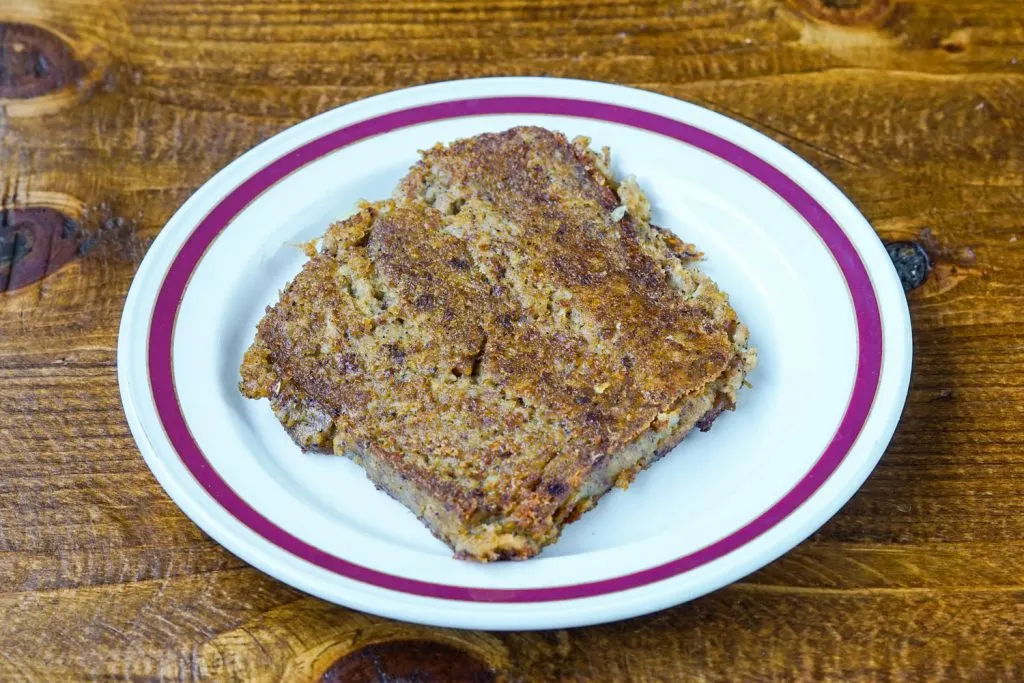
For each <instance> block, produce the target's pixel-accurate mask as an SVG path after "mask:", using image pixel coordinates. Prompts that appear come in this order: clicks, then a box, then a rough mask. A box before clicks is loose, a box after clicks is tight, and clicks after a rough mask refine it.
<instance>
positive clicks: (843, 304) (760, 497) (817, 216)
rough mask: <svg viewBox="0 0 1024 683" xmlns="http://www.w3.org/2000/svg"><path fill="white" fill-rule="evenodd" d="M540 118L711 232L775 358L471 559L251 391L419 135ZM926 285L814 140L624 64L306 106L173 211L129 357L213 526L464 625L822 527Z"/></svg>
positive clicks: (892, 421) (899, 391) (152, 455)
mask: <svg viewBox="0 0 1024 683" xmlns="http://www.w3.org/2000/svg"><path fill="white" fill-rule="evenodd" d="M521 124H537V125H541V126H545V127H547V128H551V129H555V130H560V131H563V132H564V133H566V134H567V135H568V136H570V137H572V136H575V135H580V134H583V135H588V136H590V137H591V138H592V140H593V145H594V146H595V147H600V146H603V145H610V146H611V147H612V154H613V160H614V170H615V171H616V172H617V173H619V174H623V175H625V174H631V173H632V174H635V175H636V176H637V177H638V179H639V181H640V183H641V185H642V187H643V188H644V189H645V190H646V191H647V193H648V196H649V197H650V198H651V201H652V204H653V206H654V217H655V221H656V222H657V223H658V224H660V225H663V226H666V227H668V228H670V229H672V230H674V231H676V232H677V233H678V234H679V235H680V236H682V237H683V238H684V239H685V240H687V241H690V242H694V243H696V244H697V245H698V246H699V247H700V248H701V249H702V250H703V251H704V252H705V254H706V255H707V260H706V261H705V263H704V265H703V268H704V269H705V270H706V272H708V274H709V275H710V276H711V277H712V278H714V279H715V280H716V281H717V282H718V283H719V284H721V285H722V287H723V288H724V289H725V291H727V292H728V293H729V294H730V297H731V301H732V303H733V305H734V306H735V308H736V310H737V311H738V313H739V315H740V317H741V319H743V320H744V321H745V322H746V323H747V325H748V326H749V327H750V330H751V339H752V343H753V344H754V345H755V346H756V347H757V348H758V350H759V352H760V365H759V366H758V368H757V370H756V371H755V372H754V373H753V374H752V375H751V377H750V381H751V382H752V383H753V385H754V388H753V389H752V390H746V391H743V392H741V397H740V401H739V403H740V404H739V406H738V409H737V410H736V412H735V413H727V414H726V415H724V416H722V417H721V418H720V419H719V420H718V421H717V422H716V423H715V426H714V429H712V430H711V432H709V433H707V434H692V435H691V436H690V437H688V438H687V439H685V440H684V441H683V443H682V445H680V446H679V447H678V448H677V449H676V450H675V451H674V452H673V453H671V454H669V455H668V456H667V457H666V458H664V459H663V460H661V461H660V462H658V463H657V464H655V465H654V466H653V467H652V468H651V469H650V470H649V471H647V472H645V473H643V474H641V475H640V476H639V477H638V479H637V481H636V482H635V483H634V485H633V486H632V487H631V488H630V489H629V490H628V491H618V490H616V491H613V492H612V493H610V494H609V495H608V496H607V497H606V498H604V499H602V501H601V504H600V505H599V506H598V507H597V508H596V509H595V510H594V511H592V512H589V513H587V514H586V515H584V517H583V518H582V519H581V520H580V521H578V522H576V523H575V524H572V525H570V526H569V527H568V528H567V529H566V532H565V534H564V535H563V537H562V538H561V540H559V541H558V543H556V544H555V545H553V546H551V547H549V548H548V549H546V550H545V551H544V552H543V553H542V554H541V555H540V556H539V557H537V558H535V559H532V560H528V561H526V562H514V563H508V562H506V563H496V564H490V565H479V564H473V563H469V562H462V561H458V560H454V559H452V557H451V553H450V552H449V550H448V549H447V548H446V547H445V546H444V545H442V544H441V543H440V542H439V541H437V540H435V539H434V538H433V537H432V536H431V535H430V533H429V532H428V531H427V530H426V528H424V527H423V526H422V525H421V524H420V523H419V522H418V521H417V520H416V518H415V517H414V516H413V515H412V513H410V512H408V511H407V510H406V509H405V508H403V507H402V506H401V505H399V504H398V503H397V502H395V501H393V500H391V499H390V498H388V497H387V496H386V495H385V494H383V493H380V492H377V491H376V490H374V487H373V486H372V485H371V484H370V483H369V481H368V480H367V479H366V477H365V476H364V474H363V472H362V470H360V469H359V468H358V467H357V466H356V465H355V464H353V463H352V462H350V461H349V460H347V459H345V458H338V457H329V456H315V455H303V454H302V453H301V452H300V451H299V449H298V448H297V447H296V446H295V445H294V444H293V443H292V442H291V441H290V440H289V438H288V436H287V435H286V434H285V433H284V431H283V430H282V429H281V427H280V426H279V425H278V423H277V421H276V420H275V419H274V417H273V415H272V413H271V411H270V408H269V406H268V405H267V402H266V401H259V402H257V401H248V400H245V399H243V398H242V397H241V395H240V394H239V393H238V389H237V382H238V366H239V363H240V361H241V358H242V353H243V351H244V350H245V348H246V346H247V345H248V343H249V342H250V340H251V338H252V336H253V334H254V326H255V324H256V321H257V320H258V319H259V317H260V316H261V315H262V313H263V310H264V307H265V306H266V305H267V304H270V303H272V302H273V301H274V300H275V299H276V296H277V292H278V290H279V289H280V288H281V287H282V286H283V285H284V284H285V282H287V281H288V279H289V278H291V277H292V276H293V275H294V274H295V273H296V272H298V270H299V268H300V267H301V264H302V262H303V261H304V259H305V257H304V256H303V255H302V253H301V252H300V251H299V250H298V249H297V248H295V247H294V246H292V245H294V244H296V243H298V242H302V241H304V240H308V239H310V238H312V237H314V236H317V235H319V234H321V233H322V232H323V231H324V229H325V228H326V227H327V225H328V223H330V222H331V221H333V220H336V219H340V218H343V217H345V216H346V215H347V214H348V213H349V212H350V211H351V210H352V209H353V207H354V205H355V202H356V201H357V200H359V199H361V198H367V199H377V198H381V197H384V196H387V195H388V194H389V193H390V190H391V188H392V186H393V185H394V184H395V182H396V181H397V180H398V178H399V177H401V176H402V175H403V174H404V173H405V171H406V170H407V168H408V167H409V166H410V165H411V164H412V163H413V162H414V161H415V160H416V158H417V155H416V151H417V150H418V149H424V148H427V147H429V146H431V145H432V144H433V143H434V142H436V141H449V140H452V139H455V138H458V137H465V136H469V135H474V134H477V133H481V132H484V131H499V130H504V129H506V128H509V127H511V126H514V125H521ZM910 361H911V344H910V322H909V316H908V312H907V305H906V300H905V298H904V295H903V291H902V289H901V287H900V284H899V281H898V279H897V277H896V274H895V272H894V270H893V267H892V265H891V262H890V261H889V258H888V256H887V255H886V252H885V249H884V248H883V246H882V244H881V243H880V242H879V241H878V238H877V237H876V236H875V233H874V232H873V231H872V229H871V226H870V225H868V223H867V222H866V221H865V220H864V218H863V217H862V216H861V215H860V213H858V212H857V210H856V209H855V208H854V207H853V205H852V204H851V203H850V202H849V201H848V200H847V199H846V198H845V197H844V196H843V195H842V193H840V192H839V190H837V189H836V188H835V187H834V186H833V185H832V184H831V183H830V182H829V181H828V180H826V179H825V178H824V177H823V176H822V175H821V174H819V173H818V172H817V171H815V170H814V169H813V168H811V166H809V165H808V164H807V163H805V162H804V161H802V160H801V159H800V158H798V157H797V156H796V155H795V154H793V153H791V152H789V151H788V150H786V149H785V148H783V147H781V146H780V145H778V144H776V143H775V142H773V141H771V140H770V139H768V138H766V137H764V136H763V135H761V134H759V133H757V132H755V131H753V130H751V129H750V128H747V127H746V126H744V125H742V124H739V123H737V122H735V121H732V120H730V119H727V118H725V117H723V116H720V115H719V114H715V113H713V112H710V111H707V110H705V109H701V108H700V107H696V106H694V105H692V104H687V103H685V102H680V101H678V100H674V99H671V98H668V97H663V96H661V95H656V94H653V93H649V92H643V91H639V90H633V89H630V88H624V87H620V86H614V85H607V84H600V83H589V82H583V81H570V80H558V79H542V78H508V79H483V80H469V81H459V82H452V83H440V84H436V85H428V86H423V87H418V88H411V89H409V90H402V91H398V92H393V93H389V94H386V95H381V96H379V97H372V98H370V99H366V100H363V101H360V102H356V103H353V104H350V105H347V106H344V107H341V108H339V109H335V110H333V111H329V112H327V113H325V114H321V115H320V116H317V117H315V118H313V119H310V120H308V121H305V122H303V123H301V124H299V125H297V126H295V127H293V128H290V129H289V130H286V131H285V132H283V133H281V134H280V135H277V136H275V137H273V138H271V139H270V140H268V141H266V142H264V143H263V144H261V145H259V146H258V147H256V148H255V149H253V150H251V151H250V152H248V153H246V154H244V155H243V156H242V157H241V158H239V159H237V160H236V161H234V162H233V163H232V164H230V165H229V166H228V167H227V168H225V169H224V170H223V171H221V172H220V173H218V174H217V175H216V176H214V178H213V179H212V180H210V181H209V182H208V183H206V185H204V186H203V187H202V188H200V189H199V191H198V192H196V193H195V195H194V196H192V198H191V199H189V200H188V201H187V202H186V203H185V205H184V206H183V207H182V208H181V210H179V211H178V213H177V214H175V216H174V217H173V218H172V219H171V220H170V222H168V224H167V225H166V227H164V229H163V231H162V232H161V233H160V236H159V237H158V238H157V240H156V241H155V242H154V244H153V246H152V248H151V249H150V250H149V253H148V254H147V256H146V259H145V261H143V263H142V267H141V268H140V269H139V272H138V275H137V276H136V278H135V282H134V283H133V285H132V288H131V292H130V293H129V295H128V300H127V303H126V304H125V310H124V317H123V319H122V322H121V332H120V339H119V345H118V379H119V381H120V386H121V395H122V400H123V402H124V407H125V412H126V413H127V416H128V421H129V424H130V425H131V429H132V433H133V434H134V435H135V439H136V441H137V442H138V444H139V448H140V449H141V451H142V454H143V455H144V456H145V458H146V461H147V463H148V464H149V466H150V468H151V469H152V470H153V472H154V474H155V475H156V477H157V479H159V480H160V483H161V484H162V485H163V487H164V488H165V489H166V490H167V492H168V493H169V494H170V496H171V497H172V498H173V499H174V500H175V502H177V504H178V505H179V506H181V508H182V510H184V511H185V513H186V514H188V516H189V517H191V518H192V519H193V520H194V521H195V522H196V524H198V525H199V526H200V527H202V528H203V529H204V530H205V531H206V532H207V533H209V534H210V535H211V536H212V537H213V538H215V539H216V540H218V541H219V542H220V543H222V544H223V545H225V546H226V547H227V548H228V549H229V550H231V551H232V552H234V553H235V554H237V555H238V556H240V557H241V558H243V559H244V560H246V561H247V562H249V563H251V564H253V565H255V566H256V567H259V568H260V569H262V570H263V571H265V572H267V573H269V574H271V575H273V576H275V577H277V578H279V579H281V580H282V581H285V582H287V583H289V584H291V585H293V586H296V587H298V588H300V589H302V590H304V591H307V592H309V593H312V594H314V595H318V596H320V597H322V598H325V599H327V600H331V601H334V602H337V603H340V604H343V605H348V606H350V607H354V608H356V609H360V610H364V611H367V612H374V613H377V614H382V615H386V616H389V617H395V618H398V619H405V620H408V621H416V622H422V623H427V624H437V625H443V626H455V627H469V628H485V629H529V628H553V627H565V626H576V625H582V624H592V623H597V622H604V621H610V620H614V619H621V618H624V617H630V616H634V615H638V614H643V613H646V612H651V611H653V610H657V609H661V608H664V607H667V606H670V605H675V604H677V603H680V602H683V601H686V600H690V599H693V598H695V597H697V596H700V595H703V594H705V593H707V592H709V591H711V590H714V589H716V588H719V587H721V586H724V585H725V584H727V583H729V582H731V581H735V580H736V579H738V578H740V577H742V576H744V575H746V574H748V573H749V572H751V571H754V570H755V569H757V568H759V567H761V566H763V565H765V564H766V563H768V562H770V561H772V560H773V559H775V558H776V557H778V556H779V555H781V554H782V553H784V552H786V551H787V550H789V549H790V548H792V547H793V546H794V545H796V544H797V543H799V542H800V541H801V540H803V539H804V538H806V537H807V536H808V535H809V534H810V533H811V532H813V531H814V530H815V529H817V528H818V527H819V526H821V525H822V524H823V523H824V522H825V521H826V520H827V519H828V518H829V517H830V516H831V515H833V514H834V513H835V512H836V511H837V510H838V509H839V507H840V506H841V505H842V504H843V503H844V502H846V500H847V499H849V497H850V496H851V495H852V494H853V493H854V491H856V489H857V488H858V487H859V486H860V485H861V483H862V482H863V481H864V479H865V477H867V475H868V473H869V472H870V471H871V469H872V468H873V467H874V465H875V463H876V462H877V461H878V458H879V457H880V456H881V454H882V451H883V450H884V448H885V446H886V444H887V443H888V441H889V439H890V437H891V436H892V432H893V429H894V428H895V426H896V422H897V420H898V418H899V415H900V411H901V409H902V407H903V402H904V399H905V397H906V392H907V385H908V381H909V376H910Z"/></svg>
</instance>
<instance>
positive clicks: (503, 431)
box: [240, 127, 756, 561]
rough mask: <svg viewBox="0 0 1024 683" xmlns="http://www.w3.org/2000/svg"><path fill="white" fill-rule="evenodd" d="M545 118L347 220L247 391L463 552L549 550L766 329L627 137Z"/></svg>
mask: <svg viewBox="0 0 1024 683" xmlns="http://www.w3.org/2000/svg"><path fill="white" fill-rule="evenodd" d="M588 143H589V141H588V140H586V139H585V138H578V139H576V140H573V141H572V142H570V141H568V140H567V139H566V138H565V137H564V136H563V135H561V134H559V133H554V132H551V131H547V130H544V129H541V128H532V127H526V128H514V129H511V130H508V131H506V132H504V133H497V134H485V135H480V136H477V137H474V138H470V139H466V140H459V141H457V142H454V143H452V144H451V145H448V146H441V145H438V146H435V147H434V148H433V149H431V150H428V151H426V152H424V153H423V154H422V160H421V161H420V162H419V163H418V164H416V165H415V166H414V167H413V168H412V169H411V170H410V172H409V173H408V175H407V176H406V177H405V178H404V179H403V180H402V181H401V183H400V184H399V186H398V187H397V188H396V190H395V193H394V196H393V197H392V198H391V199H389V200H386V201H380V202H376V203H372V204H363V205H361V206H360V208H359V210H358V211H357V213H356V214H355V215H353V216H352V217H350V218H349V219H347V220H345V221H342V222H340V223H337V224H334V225H332V226H331V227H330V229H329V230H328V231H327V233H326V234H325V235H324V238H323V240H322V243H321V247H320V250H319V252H315V253H314V254H313V255H312V256H311V258H310V259H309V261H308V262H307V263H306V265H305V266H304V268H303V269H302V272H301V273H299V275H298V276H296V277H295V279H294V280H293V281H292V282H291V283H289V285H288V286H287V288H286V289H285V290H284V292H282V294H281V297H280V300H279V301H278V303H277V305H276V306H274V307H271V308H268V309H267V313H266V315H265V317H264V318H263V319H262V320H261V322H260V323H259V326H258V330H257V334H256V339H255V341H254V343H253V345H252V347H251V348H250V349H249V350H248V352H247V353H246V355H245V359H244V362H243V364H242V368H241V372H242V382H241V385H240V386H241V390H242V393H243V394H245V395H246V396H248V397H251V398H269V400H270V402H271V404H272V406H273V408H274V411H275V413H276V415H277V416H278V418H279V419H280V420H281V423H282V425H283V426H284V427H285V429H287V430H288V432H289V433H290V434H291V435H292V437H293V438H294V439H295V440H296V442H297V443H299V445H301V446H302V447H303V448H304V449H312V450H318V451H325V452H333V453H337V454H339V455H341V454H345V455H348V456H350V457H351V458H353V460H355V461H356V462H358V463H360V464H361V465H362V466H363V467H364V469H365V470H366V472H367V474H368V476H369V477H370V479H371V480H372V481H373V482H374V483H375V484H376V485H377V486H378V487H379V488H382V489H384V490H385V491H387V492H388V493H390V494H391V495H392V496H394V497H395V498H397V499H398V500H400V501H401V502H403V503H404V504H405V505H407V506H408V507H409V508H410V509H411V510H412V511H413V512H415V513H416V514H417V515H418V516H419V517H420V519H422V520H423V522H424V523H425V524H426V525H427V526H428V527H429V528H430V529H431V530H432V531H433V532H434V534H435V535H436V536H437V537H438V538H440V539H441V540H443V541H445V542H446V543H447V544H448V545H450V546H451V547H452V548H453V550H454V551H455V553H456V555H457V556H458V557H463V558H468V559H475V560H482V561H489V560H498V559H522V558H527V557H531V556H533V555H535V554H537V553H538V552H539V551H540V550H541V548H542V547H543V546H545V545H547V544H549V543H552V542H553V541H555V540H556V539H557V538H558V535H559V533H560V532H561V529H562V528H563V527H564V526H565V524H567V523H569V522H571V521H573V520H575V519H577V518H578V517H579V516H580V515H581V514H582V513H583V512H585V511H586V510H588V509H589V508H591V507H593V505H594V504H595V502H596V501H597V499H598V498H599V497H600V496H601V495H602V494H604V493H605V492H606V491H608V490H609V488H610V487H611V486H612V485H615V484H618V485H620V486H622V487H625V486H627V485H628V484H629V483H630V482H631V481H632V479H633V477H634V476H635V475H636V474H637V472H639V471H640V470H642V469H643V468H644V467H646V466H647V465H648V464H650V463H651V462H652V461H653V460H655V459H656V458H657V457H659V456H660V455H662V454H664V453H665V452H667V451H668V450H671V448H672V447H674V446H675V445H676V443H678V442H679V440H680V439H682V438H683V437H684V436H685V435H686V434H687V433H688V432H689V431H690V430H692V429H693V428H694V427H697V428H699V429H703V430H706V429H708V428H709V427H710V426H711V422H712V421H713V420H714V418H715V417H717V415H718V414H720V413H721V412H722V411H723V410H726V409H732V408H733V407H734V406H735V397H736V392H737V390H738V389H739V388H740V386H741V384H742V383H743V381H744V376H745V375H746V373H747V372H748V371H749V370H750V369H751V368H752V367H753V366H754V363H755V360H756V355H755V352H754V351H753V350H752V349H750V348H748V346H747V331H746V329H745V328H744V326H743V325H742V324H740V323H739V322H738V321H737V319H736V314H735V312H734V311H733V310H732V308H731V307H730V306H729V304H728V299H727V297H726V296H725V295H724V294H723V293H722V292H721V291H720V290H719V289H718V288H717V287H716V286H715V284H714V283H713V282H711V281H710V280H709V279H708V278H707V277H706V276H704V275H703V274H702V273H701V272H700V271H699V270H697V268H696V267H695V265H694V263H695V261H696V260H697V258H699V254H698V252H697V251H696V249H695V248H693V247H692V245H688V244H685V243H683V242H682V241H681V240H679V239H678V238H676V237H675V236H673V235H672V234H671V233H669V232H667V231H665V230H663V229H661V228H658V227H657V226H654V225H651V224H650V222H649V221H650V207H649V204H648V202H647V199H646V197H644V195H643V193H642V192H641V190H640V188H639V187H638V186H637V185H636V183H635V182H633V181H631V180H627V181H625V182H623V183H621V184H620V183H617V182H616V181H615V180H614V179H613V178H612V175H611V173H610V171H609V158H608V152H607V150H604V152H603V153H602V154H597V153H595V152H593V151H591V150H590V149H589V148H588Z"/></svg>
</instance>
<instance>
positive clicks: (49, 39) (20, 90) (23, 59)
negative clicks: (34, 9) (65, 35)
mask: <svg viewBox="0 0 1024 683" xmlns="http://www.w3.org/2000/svg"><path fill="white" fill-rule="evenodd" d="M83 73H84V69H83V68H82V65H81V64H80V63H79V62H78V61H77V60H76V59H75V55H74V52H72V50H71V48H70V47H69V46H68V44H67V43H65V42H64V41H63V40H61V39H60V38H59V37H58V36H56V35H54V34H53V33H50V32H49V31H47V30H45V29H42V28H39V27H38V26H32V25H30V24H14V23H0V97H2V98H7V99H28V98H30V97H39V96H40V95H45V94H46V93H50V92H53V91H55V90H60V89H61V88H63V87H64V86H65V85H68V84H69V83H73V82H75V81H76V80H77V79H78V78H80V77H81V76H82V74H83Z"/></svg>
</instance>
